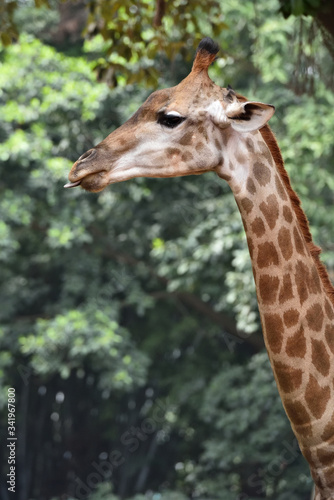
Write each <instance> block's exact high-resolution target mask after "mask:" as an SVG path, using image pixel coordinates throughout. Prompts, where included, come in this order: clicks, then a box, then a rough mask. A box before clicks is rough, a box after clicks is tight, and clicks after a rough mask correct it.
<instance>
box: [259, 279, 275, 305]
mask: <svg viewBox="0 0 334 500" xmlns="http://www.w3.org/2000/svg"><path fill="white" fill-rule="evenodd" d="M278 287H279V279H278V277H277V276H269V275H268V274H264V275H262V276H260V280H259V292H260V297H261V300H262V302H263V303H264V304H273V303H275V302H276V297H277V292H278Z"/></svg>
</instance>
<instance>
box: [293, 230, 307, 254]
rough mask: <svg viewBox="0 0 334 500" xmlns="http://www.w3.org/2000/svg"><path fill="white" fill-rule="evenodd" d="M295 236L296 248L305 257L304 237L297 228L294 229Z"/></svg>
mask: <svg viewBox="0 0 334 500" xmlns="http://www.w3.org/2000/svg"><path fill="white" fill-rule="evenodd" d="M293 236H294V239H295V246H296V250H297V252H298V253H300V254H302V255H304V254H305V251H304V242H303V240H302V237H301V236H300V234H299V231H298V229H297V228H296V227H295V228H294V229H293Z"/></svg>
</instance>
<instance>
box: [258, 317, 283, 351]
mask: <svg viewBox="0 0 334 500" xmlns="http://www.w3.org/2000/svg"><path fill="white" fill-rule="evenodd" d="M263 321H264V328H265V332H266V336H267V341H268V345H269V348H270V350H271V351H272V352H273V353H275V354H278V353H280V352H281V349H282V342H283V334H284V326H283V321H282V320H281V317H280V316H279V314H264V318H263Z"/></svg>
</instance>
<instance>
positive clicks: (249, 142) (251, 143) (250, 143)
mask: <svg viewBox="0 0 334 500" xmlns="http://www.w3.org/2000/svg"><path fill="white" fill-rule="evenodd" d="M246 146H247V148H248V149H249V150H250V151H251V152H252V153H254V141H253V139H251V138H250V137H247V139H246Z"/></svg>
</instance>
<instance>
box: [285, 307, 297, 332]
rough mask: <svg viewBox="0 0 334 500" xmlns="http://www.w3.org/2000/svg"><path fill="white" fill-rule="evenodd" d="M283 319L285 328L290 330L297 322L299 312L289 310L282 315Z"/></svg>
mask: <svg viewBox="0 0 334 500" xmlns="http://www.w3.org/2000/svg"><path fill="white" fill-rule="evenodd" d="M283 318H284V324H285V326H286V327H288V328H290V327H291V326H294V325H295V324H296V323H297V322H298V319H299V312H298V311H297V309H289V310H288V311H286V312H285V313H284V314H283Z"/></svg>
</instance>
